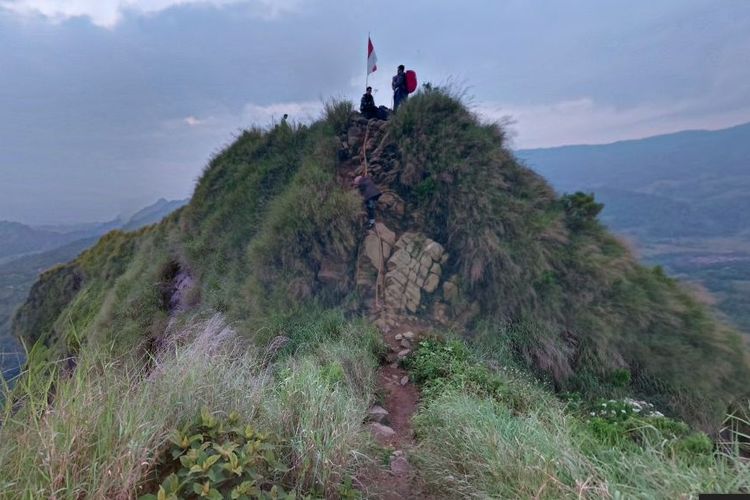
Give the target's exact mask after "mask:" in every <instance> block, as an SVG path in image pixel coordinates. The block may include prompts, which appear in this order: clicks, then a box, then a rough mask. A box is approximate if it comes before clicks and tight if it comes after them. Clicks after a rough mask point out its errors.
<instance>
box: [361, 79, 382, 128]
mask: <svg viewBox="0 0 750 500" xmlns="http://www.w3.org/2000/svg"><path fill="white" fill-rule="evenodd" d="M359 112H360V113H362V116H364V117H365V118H367V119H368V120H369V119H371V118H378V108H377V106H375V99H374V98H373V97H372V87H367V90H366V91H365V93H364V94H363V95H362V100H361V101H360V103H359Z"/></svg>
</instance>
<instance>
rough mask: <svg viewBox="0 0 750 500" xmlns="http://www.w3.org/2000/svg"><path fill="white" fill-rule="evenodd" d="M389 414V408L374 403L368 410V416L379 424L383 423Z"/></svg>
mask: <svg viewBox="0 0 750 500" xmlns="http://www.w3.org/2000/svg"><path fill="white" fill-rule="evenodd" d="M387 416H388V410H386V409H385V408H383V407H382V406H380V405H373V406H372V407H371V408H370V409H369V410H368V411H367V417H368V418H369V419H370V420H371V421H372V422H376V423H378V424H382V423H383V420H384V419H385V417H387Z"/></svg>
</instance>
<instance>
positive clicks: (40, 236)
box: [0, 221, 66, 258]
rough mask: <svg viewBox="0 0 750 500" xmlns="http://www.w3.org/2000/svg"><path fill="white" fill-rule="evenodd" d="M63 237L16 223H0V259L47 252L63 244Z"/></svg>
mask: <svg viewBox="0 0 750 500" xmlns="http://www.w3.org/2000/svg"><path fill="white" fill-rule="evenodd" d="M65 241H66V240H65V236H64V235H62V234H60V233H55V232H52V231H47V230H43V229H34V228H33V227H29V226H27V225H25V224H21V223H18V222H9V221H0V258H3V257H10V256H13V255H19V254H23V253H27V252H33V251H39V250H47V249H49V248H54V247H56V246H59V245H61V244H64V243H65Z"/></svg>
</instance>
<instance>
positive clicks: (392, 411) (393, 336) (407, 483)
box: [363, 323, 430, 500]
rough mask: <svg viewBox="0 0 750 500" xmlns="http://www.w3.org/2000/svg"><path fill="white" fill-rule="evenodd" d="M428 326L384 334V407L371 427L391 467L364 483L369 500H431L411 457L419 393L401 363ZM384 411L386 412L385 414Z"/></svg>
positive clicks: (380, 388) (380, 376) (380, 382)
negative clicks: (413, 426) (385, 353)
mask: <svg viewBox="0 0 750 500" xmlns="http://www.w3.org/2000/svg"><path fill="white" fill-rule="evenodd" d="M423 330H424V327H421V325H416V324H408V323H403V324H400V325H399V326H398V327H397V328H396V329H393V330H391V331H387V332H381V333H382V335H383V340H384V342H385V344H386V346H387V347H388V351H389V352H388V356H387V357H386V360H385V362H384V364H382V365H381V366H380V368H379V369H378V373H377V393H378V395H379V396H380V397H381V398H382V401H381V403H382V406H379V405H375V406H373V408H372V409H371V419H372V420H373V422H372V423H370V424H369V425H370V426H371V429H372V433H373V435H374V438H375V440H376V441H377V442H378V444H379V445H380V446H382V447H383V448H385V449H387V450H388V451H389V457H388V461H389V465H388V467H387V468H379V469H377V470H375V471H372V473H371V474H368V477H367V478H366V479H365V480H364V481H363V483H364V484H363V486H364V488H365V493H366V495H367V496H368V497H369V498H383V499H387V500H391V499H393V500H395V499H404V498H430V497H429V495H426V494H425V493H424V491H423V490H424V485H423V483H422V481H421V480H420V478H419V476H418V474H417V471H416V469H415V468H414V466H413V465H412V464H411V463H410V460H409V455H410V453H411V452H412V451H413V449H414V447H415V446H416V441H415V438H414V431H413V429H412V424H411V419H412V417H413V416H414V414H415V413H416V412H417V407H418V403H419V390H418V389H417V386H416V385H415V384H414V383H412V381H411V380H410V378H409V373H408V372H407V371H406V370H405V369H404V368H402V367H401V366H400V364H399V361H400V359H402V358H403V357H404V356H406V355H408V354H409V352H411V349H412V347H413V346H414V345H415V343H416V342H417V341H418V338H419V337H418V336H419V332H421V331H423ZM383 410H384V411H383Z"/></svg>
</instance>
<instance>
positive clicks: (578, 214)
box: [560, 191, 604, 229]
mask: <svg viewBox="0 0 750 500" xmlns="http://www.w3.org/2000/svg"><path fill="white" fill-rule="evenodd" d="M560 204H561V205H562V207H563V210H565V217H566V221H567V223H568V225H569V226H570V227H571V228H572V229H581V228H584V227H587V226H589V225H590V224H591V223H592V222H594V221H595V220H596V216H597V215H599V212H601V211H602V209H603V208H604V204H603V203H597V202H596V201H595V200H594V195H593V193H592V194H586V193H582V192H580V191H578V192H576V193H573V194H566V195H564V196H563V197H561V198H560Z"/></svg>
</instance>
